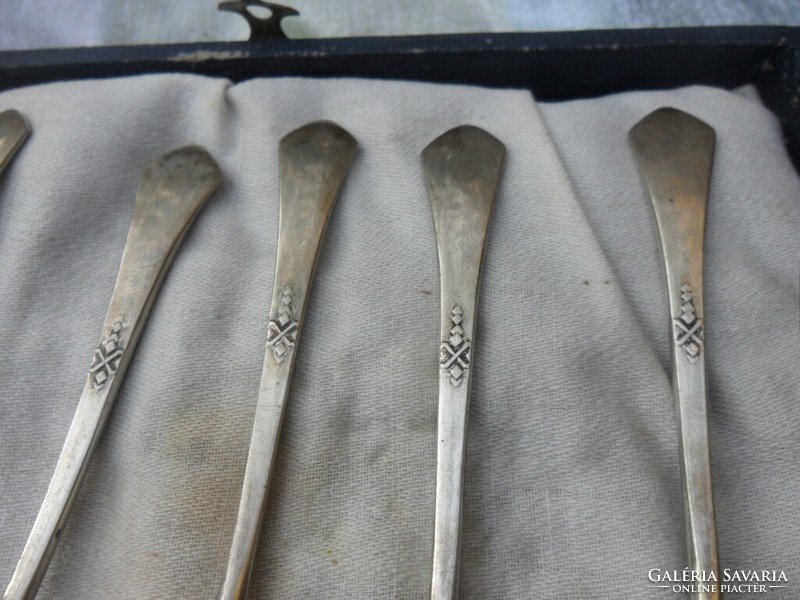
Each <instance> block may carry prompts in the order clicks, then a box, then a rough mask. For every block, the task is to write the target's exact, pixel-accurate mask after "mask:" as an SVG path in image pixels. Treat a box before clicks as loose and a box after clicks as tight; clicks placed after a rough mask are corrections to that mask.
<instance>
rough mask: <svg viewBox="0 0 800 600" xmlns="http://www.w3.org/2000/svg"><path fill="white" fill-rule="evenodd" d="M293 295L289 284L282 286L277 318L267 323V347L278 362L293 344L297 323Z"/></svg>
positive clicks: (280, 361) (279, 362)
mask: <svg viewBox="0 0 800 600" xmlns="http://www.w3.org/2000/svg"><path fill="white" fill-rule="evenodd" d="M293 296H294V290H292V288H291V287H290V286H288V285H287V286H286V287H284V288H283V296H282V297H281V307H280V308H279V309H278V318H277V319H273V320H271V321H270V322H269V325H267V347H269V348H272V355H273V356H274V357H275V362H276V363H278V364H281V363H282V362H283V361H284V359H285V358H286V357H287V356H288V354H289V351H290V350H291V349H292V348H294V344H295V335H296V334H297V327H298V325H299V323H298V322H297V321H295V320H294V319H293V316H294V315H293V313H292V300H294V297H293Z"/></svg>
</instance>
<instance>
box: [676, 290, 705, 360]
mask: <svg viewBox="0 0 800 600" xmlns="http://www.w3.org/2000/svg"><path fill="white" fill-rule="evenodd" d="M681 300H683V304H682V305H681V316H680V317H678V318H677V319H672V320H673V322H674V323H675V343H676V344H677V345H678V346H680V347H681V348H683V350H684V352H686V359H687V360H688V361H689V362H691V363H695V362H697V361H698V360H700V351H701V349H702V348H703V319H702V318H700V317H698V316H697V314H696V311H695V307H694V298H693V297H692V286H690V285H689V284H688V283H684V284H683V285H682V286H681Z"/></svg>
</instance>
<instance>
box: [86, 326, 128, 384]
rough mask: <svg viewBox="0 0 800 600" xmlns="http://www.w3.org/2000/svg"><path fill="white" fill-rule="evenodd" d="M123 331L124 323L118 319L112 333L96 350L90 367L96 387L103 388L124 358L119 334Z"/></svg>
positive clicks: (90, 373) (90, 374)
mask: <svg viewBox="0 0 800 600" xmlns="http://www.w3.org/2000/svg"><path fill="white" fill-rule="evenodd" d="M121 331H122V323H121V322H120V321H116V322H115V323H114V325H112V327H111V333H109V334H108V336H107V337H106V338H104V339H103V341H102V342H100V345H99V346H97V349H96V350H95V351H94V360H93V361H92V366H91V367H90V368H89V376H90V377H91V379H92V385H93V386H94V389H96V390H101V389H103V387H104V386H105V385H106V383H108V380H109V379H111V376H112V375H113V374H114V373H116V372H117V368H118V367H119V363H120V361H121V360H122V350H123V348H122V347H121V346H120V345H119V334H120V332H121Z"/></svg>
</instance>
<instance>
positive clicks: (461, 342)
mask: <svg viewBox="0 0 800 600" xmlns="http://www.w3.org/2000/svg"><path fill="white" fill-rule="evenodd" d="M463 320H464V311H463V309H462V308H461V307H460V306H459V305H458V304H456V305H455V306H454V307H453V311H452V313H451V314H450V321H451V322H452V324H453V326H452V327H451V328H450V337H449V338H448V339H447V340H446V341H444V342H442V345H441V350H442V357H441V360H440V368H441V369H442V370H443V371H446V372H447V373H448V374H449V375H450V383H451V384H453V386H454V387H458V386H459V385H461V382H462V381H463V380H464V377H465V376H466V374H467V371H468V370H469V350H470V342H469V340H468V339H467V338H465V337H464V329H463V327H461V322H462V321H463Z"/></svg>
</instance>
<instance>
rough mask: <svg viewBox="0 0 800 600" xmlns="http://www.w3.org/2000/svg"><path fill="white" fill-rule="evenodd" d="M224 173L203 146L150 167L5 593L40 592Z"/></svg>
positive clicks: (16, 599) (17, 598)
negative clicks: (172, 275) (63, 436)
mask: <svg viewBox="0 0 800 600" xmlns="http://www.w3.org/2000/svg"><path fill="white" fill-rule="evenodd" d="M221 180H222V175H221V172H220V170H219V167H218V166H217V163H216V162H215V161H214V159H213V158H212V157H211V155H209V154H208V152H206V151H205V150H204V149H203V148H200V147H198V146H191V147H188V148H182V149H179V150H175V151H173V152H170V153H168V154H165V155H164V156H162V157H160V158H159V159H157V160H156V161H155V162H154V163H152V164H150V165H148V166H147V167H146V168H145V169H144V172H143V173H142V178H141V181H140V183H139V191H138V193H137V196H136V203H135V205H134V208H133V217H132V219H131V225H130V229H129V230H128V239H127V242H126V243H125V249H124V251H123V254H122V262H121V264H120V267H119V273H118V274H117V281H116V284H115V286H114V293H113V294H112V296H111V302H110V303H109V306H108V313H107V314H106V319H105V323H104V325H103V334H102V337H101V339H100V343H99V344H98V346H97V349H96V350H95V351H94V359H93V360H92V363H91V367H90V369H89V374H88V376H87V378H86V385H85V387H84V389H83V394H82V395H81V399H80V402H79V403H78V408H77V410H76V411H75V416H74V418H73V420H72V425H71V426H70V429H69V433H67V440H66V442H65V443H64V448H63V449H62V451H61V455H60V456H59V458H58V464H57V466H56V470H55V473H54V475H53V478H52V480H51V481H50V486H49V487H48V489H47V494H46V495H45V498H44V502H43V503H42V507H41V509H40V510H39V515H38V516H37V517H36V522H35V523H34V525H33V530H32V531H31V534H30V536H29V537H28V541H27V543H26V544H25V548H24V550H23V552H22V558H20V560H19V563H18V564H17V568H16V570H15V571H14V575H13V577H12V579H11V583H9V585H8V588H7V589H6V592H5V595H4V596H3V598H4V600H22V599H28V598H33V597H35V595H36V591H37V590H38V588H39V585H40V583H41V581H42V579H43V578H44V575H45V572H46V570H47V567H48V565H49V564H50V559H51V558H52V555H53V552H54V551H55V549H56V545H57V544H58V540H59V537H60V536H61V532H62V530H63V528H64V525H65V523H66V521H67V517H68V516H69V512H70V508H71V506H72V503H73V501H74V500H75V497H76V495H77V492H78V489H79V487H80V484H81V482H82V481H83V477H84V475H85V473H86V468H87V466H88V464H89V458H90V457H91V454H92V451H93V449H94V447H95V445H96V443H97V440H98V439H99V437H100V432H101V431H102V428H103V425H104V424H105V421H106V419H107V417H108V414H109V411H110V410H111V406H112V405H113V403H114V399H115V398H116V396H117V392H118V390H119V388H120V384H121V383H122V379H123V376H124V374H125V370H126V368H127V366H128V363H129V362H130V359H131V356H132V354H133V351H134V348H135V346H136V342H137V341H138V339H139V334H140V333H141V331H142V328H143V326H144V323H145V321H146V319H147V316H148V314H149V312H150V307H151V306H152V304H153V300H154V299H155V297H156V294H157V292H158V288H159V286H160V284H161V281H162V279H163V278H164V275H165V273H166V271H167V268H168V267H169V264H170V263H171V261H172V258H173V257H174V255H175V252H176V250H177V249H178V246H179V245H180V242H181V240H182V239H183V237H184V235H185V234H186V232H187V231H188V229H189V227H190V225H191V223H192V221H194V219H195V217H196V216H197V215H198V213H199V212H200V209H201V208H202V207H203V205H204V204H205V203H206V200H208V198H209V197H210V196H211V194H212V192H213V191H214V190H215V189H216V188H217V186H218V185H219V184H220V182H221Z"/></svg>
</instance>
